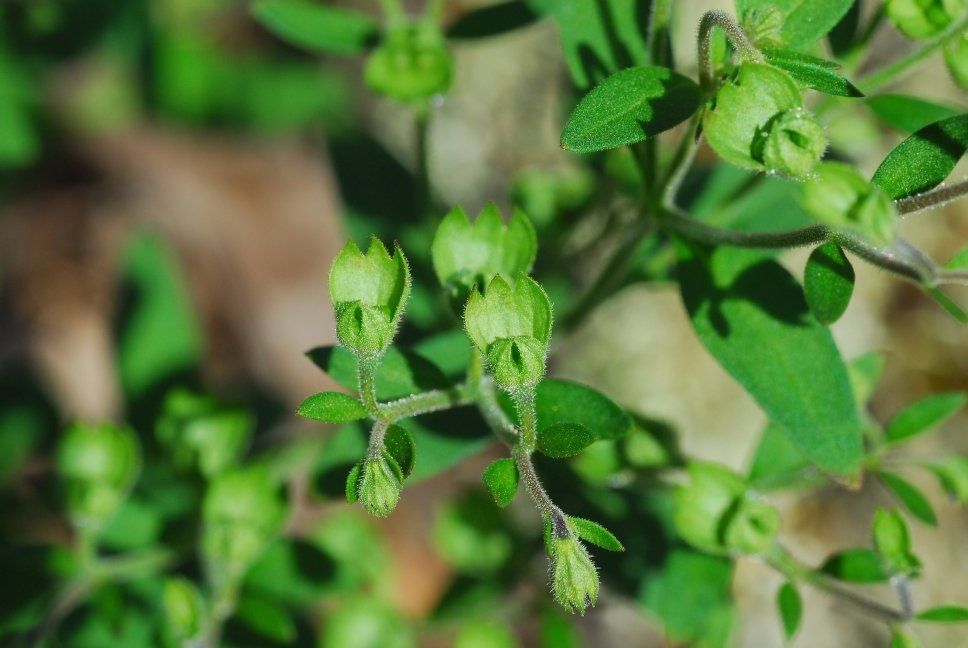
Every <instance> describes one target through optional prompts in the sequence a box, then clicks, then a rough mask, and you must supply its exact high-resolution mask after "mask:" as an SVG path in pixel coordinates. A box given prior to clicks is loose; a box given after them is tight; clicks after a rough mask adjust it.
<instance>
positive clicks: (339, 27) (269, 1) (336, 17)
mask: <svg viewBox="0 0 968 648" xmlns="http://www.w3.org/2000/svg"><path fill="white" fill-rule="evenodd" d="M252 15H253V16H254V17H255V19H256V20H258V21H259V22H260V23H262V24H263V25H264V26H265V28H266V29H268V30H269V31H271V32H272V33H273V34H275V35H276V36H278V37H279V38H282V39H283V40H286V41H288V42H289V43H292V44H293V45H297V46H299V47H302V48H305V49H307V50H311V51H314V52H322V53H335V54H356V53H358V52H361V51H363V50H364V49H366V47H367V46H368V45H370V44H372V43H373V42H374V40H375V39H376V37H377V34H378V33H379V28H378V27H377V24H376V23H375V22H373V21H372V20H371V19H370V18H369V17H368V16H365V15H363V14H360V13H356V12H355V11H347V10H346V9H339V8H337V7H328V6H326V5H320V4H316V3H313V2H307V1H306V0H261V1H260V2H256V3H255V4H254V5H253V6H252Z"/></svg>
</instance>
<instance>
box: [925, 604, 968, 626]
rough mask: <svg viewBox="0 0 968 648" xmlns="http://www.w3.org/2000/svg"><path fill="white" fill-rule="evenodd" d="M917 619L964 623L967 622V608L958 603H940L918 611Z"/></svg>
mask: <svg viewBox="0 0 968 648" xmlns="http://www.w3.org/2000/svg"><path fill="white" fill-rule="evenodd" d="M914 618H915V619H917V620H918V621H932V622H935V623H965V622H968V608H964V607H961V606H959V605H941V606H938V607H933V608H929V609H927V610H924V611H923V612H918V613H917V614H916V615H915V616H914Z"/></svg>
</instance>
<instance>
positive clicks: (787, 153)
mask: <svg viewBox="0 0 968 648" xmlns="http://www.w3.org/2000/svg"><path fill="white" fill-rule="evenodd" d="M761 141H762V145H761V146H760V147H759V151H758V155H757V156H756V157H757V158H758V159H760V160H762V162H763V164H765V165H766V166H767V168H769V169H772V170H775V171H779V172H780V173H782V174H783V175H786V176H789V177H791V178H803V177H806V176H807V175H808V174H809V173H810V171H811V170H813V168H814V166H815V165H816V164H817V162H819V161H820V158H821V157H823V152H824V150H825V149H826V148H827V135H826V133H824V129H823V126H821V125H820V124H819V123H818V122H817V120H816V119H814V117H813V115H811V114H810V113H809V112H807V111H806V110H804V109H803V108H794V109H792V110H787V111H784V112H782V113H780V114H779V115H777V116H776V117H774V118H773V119H772V120H771V121H770V124H769V127H768V130H766V131H765V132H764V133H763V135H762V136H761ZM754 148H755V146H754Z"/></svg>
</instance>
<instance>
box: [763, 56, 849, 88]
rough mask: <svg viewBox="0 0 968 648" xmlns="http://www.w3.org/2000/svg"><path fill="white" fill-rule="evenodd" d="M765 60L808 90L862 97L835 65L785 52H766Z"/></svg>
mask: <svg viewBox="0 0 968 648" xmlns="http://www.w3.org/2000/svg"><path fill="white" fill-rule="evenodd" d="M766 58H767V59H768V60H769V61H770V63H772V64H773V65H775V66H776V67H778V68H780V69H782V70H786V71H787V73H789V75H790V76H792V77H793V78H794V79H795V80H796V81H798V82H799V83H802V84H803V85H805V86H807V87H808V88H813V89H814V90H819V91H820V92H823V93H826V94H829V95H835V96H839V97H863V96H864V93H863V92H861V91H860V90H858V89H857V88H856V87H855V86H854V84H853V83H851V82H850V81H848V80H847V79H845V78H844V77H842V76H841V75H840V74H838V73H837V72H836V71H835V70H836V68H837V67H839V66H838V65H837V64H836V63H831V62H830V61H825V60H824V59H820V58H816V57H813V56H808V55H806V54H800V53H799V52H790V51H787V50H767V51H766Z"/></svg>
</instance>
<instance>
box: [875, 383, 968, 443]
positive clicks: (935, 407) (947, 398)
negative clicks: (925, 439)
mask: <svg viewBox="0 0 968 648" xmlns="http://www.w3.org/2000/svg"><path fill="white" fill-rule="evenodd" d="M966 402H968V396H966V395H965V393H964V392H948V393H945V394H934V395H933V396H928V397H927V398H922V399H921V400H919V401H917V402H915V403H912V404H910V405H908V406H907V407H905V408H904V409H903V410H901V411H900V412H898V413H897V414H896V415H895V416H894V418H892V419H891V422H890V423H888V424H887V428H886V429H885V431H884V436H885V438H886V439H887V442H888V443H897V442H899V441H904V440H906V439H910V438H911V437H914V436H917V435H918V434H921V433H923V432H927V431H928V430H930V429H931V428H933V427H937V426H938V425H940V424H941V423H943V422H944V421H945V420H946V419H948V418H950V417H952V416H954V414H955V412H957V411H958V410H960V409H961V408H962V407H964V406H965V403H966Z"/></svg>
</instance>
